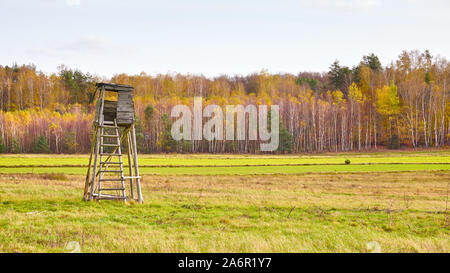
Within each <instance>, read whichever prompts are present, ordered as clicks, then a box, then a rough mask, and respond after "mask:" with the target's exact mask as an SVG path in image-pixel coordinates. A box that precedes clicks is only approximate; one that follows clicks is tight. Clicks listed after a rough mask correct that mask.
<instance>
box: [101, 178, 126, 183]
mask: <svg viewBox="0 0 450 273" xmlns="http://www.w3.org/2000/svg"><path fill="white" fill-rule="evenodd" d="M100 181H102V182H103V181H122V178H102V179H100Z"/></svg>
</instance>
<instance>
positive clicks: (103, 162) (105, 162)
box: [100, 161, 122, 164]
mask: <svg viewBox="0 0 450 273" xmlns="http://www.w3.org/2000/svg"><path fill="white" fill-rule="evenodd" d="M100 164H122V162H109V161H102V162H100Z"/></svg>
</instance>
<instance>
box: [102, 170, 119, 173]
mask: <svg viewBox="0 0 450 273" xmlns="http://www.w3.org/2000/svg"><path fill="white" fill-rule="evenodd" d="M99 172H100V173H121V172H122V171H121V170H104V171H99Z"/></svg>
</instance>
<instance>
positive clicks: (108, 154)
mask: <svg viewBox="0 0 450 273" xmlns="http://www.w3.org/2000/svg"><path fill="white" fill-rule="evenodd" d="M100 155H107V156H110V155H111V156H122V154H109V153H101V154H100Z"/></svg>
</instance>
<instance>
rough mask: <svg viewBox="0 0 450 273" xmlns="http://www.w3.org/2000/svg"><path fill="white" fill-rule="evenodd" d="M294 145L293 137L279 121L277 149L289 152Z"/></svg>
mask: <svg viewBox="0 0 450 273" xmlns="http://www.w3.org/2000/svg"><path fill="white" fill-rule="evenodd" d="M293 147H294V137H293V136H292V135H291V133H289V131H288V130H287V129H286V127H285V126H284V124H283V123H281V122H280V143H279V145H278V151H280V152H283V153H286V152H287V153H291V152H292V149H293Z"/></svg>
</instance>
